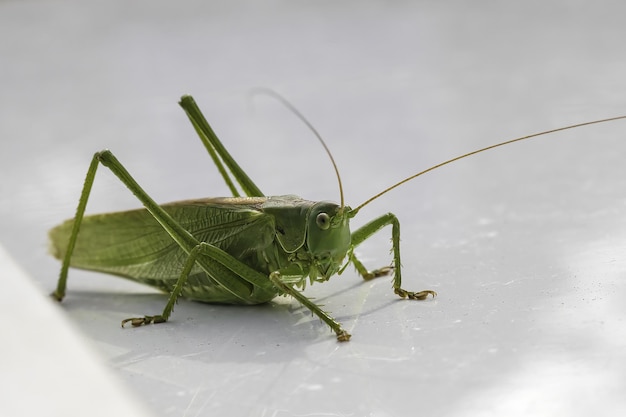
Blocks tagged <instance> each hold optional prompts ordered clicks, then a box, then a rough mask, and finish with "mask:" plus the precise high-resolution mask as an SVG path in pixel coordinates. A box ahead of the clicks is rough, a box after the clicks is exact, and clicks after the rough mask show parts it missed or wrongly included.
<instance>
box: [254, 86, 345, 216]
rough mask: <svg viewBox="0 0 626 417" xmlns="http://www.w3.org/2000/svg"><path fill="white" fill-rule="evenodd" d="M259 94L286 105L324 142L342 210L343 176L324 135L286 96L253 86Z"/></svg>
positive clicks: (255, 93) (255, 92)
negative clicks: (337, 187) (333, 171)
mask: <svg viewBox="0 0 626 417" xmlns="http://www.w3.org/2000/svg"><path fill="white" fill-rule="evenodd" d="M257 94H265V95H268V96H270V97H273V98H275V99H276V100H278V101H279V102H280V103H281V104H282V105H283V106H285V107H286V108H287V109H288V110H289V111H290V112H292V113H293V114H294V115H295V116H296V117H297V118H298V119H300V120H301V121H302V123H304V124H305V125H306V126H307V127H308V128H309V130H311V132H313V134H314V135H315V137H316V138H317V140H318V141H319V142H320V143H321V144H322V146H323V147H324V150H325V151H326V153H327V154H328V157H329V158H330V162H331V163H332V164H333V168H334V169H335V174H336V176H337V183H338V184H339V196H340V200H341V207H340V210H343V208H344V206H345V204H344V198H343V185H342V183H341V176H340V175H339V168H337V164H336V163H335V158H333V155H332V153H330V149H329V148H328V146H327V145H326V142H324V139H322V136H321V135H320V134H319V133H318V131H317V130H316V129H315V128H314V127H313V125H312V124H311V122H309V121H308V120H307V119H306V117H304V116H303V115H302V113H300V112H299V111H298V109H296V108H295V106H294V105H293V104H291V103H290V102H289V101H287V99H286V98H284V97H283V96H281V95H280V94H278V93H277V92H276V91H274V90H272V89H269V88H263V87H257V88H253V89H252V90H251V91H250V95H257Z"/></svg>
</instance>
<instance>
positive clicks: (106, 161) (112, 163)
mask: <svg viewBox="0 0 626 417" xmlns="http://www.w3.org/2000/svg"><path fill="white" fill-rule="evenodd" d="M99 163H101V164H102V165H104V166H106V167H107V168H109V169H110V170H111V171H112V172H113V173H114V174H115V175H116V176H117V177H118V178H119V179H120V180H121V181H122V182H123V183H124V185H126V187H127V188H128V189H129V190H130V191H131V192H132V193H133V194H134V195H135V196H136V197H137V198H138V199H139V200H140V201H141V202H142V203H143V205H144V207H145V208H146V209H147V210H148V211H149V212H150V214H152V216H153V217H154V218H155V220H156V221H157V222H159V224H161V226H162V227H163V229H165V231H166V232H167V233H168V234H169V235H170V236H171V237H172V239H173V240H174V241H175V242H176V243H177V244H178V245H179V246H180V248H181V249H182V250H183V251H185V252H186V253H187V254H189V255H191V253H192V251H193V250H194V249H195V248H196V247H197V246H199V245H200V242H199V241H198V240H197V239H196V238H195V237H193V236H192V235H191V233H189V232H188V231H187V230H186V229H184V228H183V227H182V226H181V225H180V224H179V223H178V222H177V221H176V220H174V219H173V218H172V217H171V216H170V215H169V214H168V213H167V212H166V211H165V210H164V209H163V208H162V207H161V206H159V205H158V204H157V203H156V202H155V201H154V200H153V199H152V198H151V197H150V196H149V195H148V194H147V193H146V192H145V191H144V190H143V188H141V186H140V185H139V184H138V183H137V182H136V181H135V179H134V178H133V177H132V176H131V175H130V174H129V173H128V171H127V170H126V168H124V166H123V165H122V164H121V163H120V162H119V161H118V160H117V158H116V157H115V156H114V155H113V154H112V153H111V151H109V150H104V151H102V152H97V153H96V154H94V156H93V159H92V161H91V164H90V165H89V169H88V171H87V176H86V178H85V184H84V186H83V190H82V192H81V197H80V200H79V203H78V207H77V209H76V216H75V220H74V225H73V227H72V232H71V235H70V239H69V243H68V248H67V250H66V252H65V256H64V258H63V264H62V267H61V272H60V274H59V281H58V283H57V288H56V290H55V291H54V292H53V293H52V296H53V297H54V298H56V299H57V300H59V301H60V300H62V299H63V297H64V296H65V289H66V286H67V274H68V268H69V264H70V259H71V257H72V252H73V249H74V246H75V244H76V239H77V237H78V233H79V231H80V225H81V222H82V219H83V216H84V213H85V208H86V206H87V201H88V199H89V194H90V192H91V188H92V185H93V182H94V178H95V175H96V171H97V168H98V164H99ZM207 246H209V245H207ZM212 248H214V249H215V250H214V251H213V252H211V257H212V258H214V260H215V261H216V262H217V263H219V264H221V265H223V267H224V268H227V269H228V270H232V271H233V272H234V273H235V275H236V276H237V277H240V278H243V279H244V280H248V281H249V282H251V283H252V284H253V285H260V286H262V284H263V283H264V282H265V283H267V278H265V277H264V275H263V274H260V273H259V272H257V271H254V270H253V269H251V268H250V267H248V266H246V265H245V264H242V263H241V262H239V261H237V260H236V259H234V258H232V257H231V256H230V255H228V254H227V253H225V252H223V251H221V250H219V249H218V248H215V247H212ZM198 263H199V264H200V266H201V267H202V268H203V269H205V270H206V269H207V264H208V261H202V259H200V260H198ZM207 273H209V272H208V271H207ZM229 278H230V279H220V278H219V277H216V280H218V282H219V283H220V284H221V285H222V286H223V287H224V288H226V289H227V290H228V291H230V292H231V293H233V294H235V295H238V294H241V296H240V297H241V298H242V299H243V300H245V297H246V296H245V291H244V292H243V293H242V292H241V291H242V285H243V284H242V283H241V281H240V280H238V278H234V279H233V277H232V276H229ZM265 286H267V284H265Z"/></svg>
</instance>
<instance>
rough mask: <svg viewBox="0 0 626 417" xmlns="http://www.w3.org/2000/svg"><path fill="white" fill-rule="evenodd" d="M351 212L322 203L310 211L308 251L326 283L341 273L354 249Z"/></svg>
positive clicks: (344, 208) (335, 205)
mask: <svg viewBox="0 0 626 417" xmlns="http://www.w3.org/2000/svg"><path fill="white" fill-rule="evenodd" d="M349 211H350V210H349V209H348V208H347V207H343V208H342V207H340V206H339V205H337V204H335V203H330V202H327V201H322V202H319V203H316V204H315V205H313V207H311V210H310V211H309V218H308V225H307V226H308V227H307V247H308V249H309V253H310V254H311V256H312V258H313V269H315V270H317V272H318V273H319V275H321V276H322V278H323V279H324V280H327V279H328V278H330V277H331V276H332V275H334V274H335V273H337V271H339V268H340V267H341V263H342V262H343V259H344V258H345V256H346V253H348V250H349V249H350V225H349V219H348V216H347V215H346V213H347V212H349Z"/></svg>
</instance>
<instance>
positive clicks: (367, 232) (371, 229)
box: [349, 213, 437, 300]
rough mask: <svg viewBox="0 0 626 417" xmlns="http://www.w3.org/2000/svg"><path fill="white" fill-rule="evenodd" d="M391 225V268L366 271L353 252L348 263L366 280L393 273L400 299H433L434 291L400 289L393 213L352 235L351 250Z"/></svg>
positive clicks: (396, 225) (396, 224) (397, 236)
mask: <svg viewBox="0 0 626 417" xmlns="http://www.w3.org/2000/svg"><path fill="white" fill-rule="evenodd" d="M387 225H391V244H392V249H393V266H387V267H383V268H380V269H376V270H373V271H368V270H367V268H365V266H363V264H362V263H361V261H359V260H358V259H357V258H356V256H355V255H354V253H353V251H350V255H349V258H350V262H352V263H353V265H354V266H355V267H356V269H357V271H359V273H360V274H361V276H362V277H363V278H364V279H366V280H368V279H372V278H376V277H380V276H385V275H388V274H390V273H391V272H394V279H393V291H394V292H395V293H396V294H398V295H399V296H400V297H402V298H409V299H411V300H424V299H426V298H427V297H428V296H429V295H432V296H433V297H434V296H436V295H437V293H436V292H435V291H431V290H423V291H416V292H414V291H407V290H405V289H403V288H402V270H401V266H402V265H401V262H400V222H399V221H398V218H397V217H396V216H395V215H394V214H393V213H387V214H385V215H382V216H380V217H378V218H376V219H374V220H372V221H371V222H369V223H367V224H366V225H364V226H362V227H360V228H359V229H357V230H355V231H354V232H353V233H352V245H353V248H355V247H356V246H358V245H360V244H361V243H363V242H364V241H365V240H367V239H368V238H369V237H370V236H372V235H373V234H374V233H376V232H377V231H379V230H380V229H382V228H383V227H385V226H387Z"/></svg>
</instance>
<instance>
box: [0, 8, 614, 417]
mask: <svg viewBox="0 0 626 417" xmlns="http://www.w3.org/2000/svg"><path fill="white" fill-rule="evenodd" d="M250 3H251V4H252V5H248V4H246V2H228V3H224V4H217V3H210V4H208V3H207V2H177V3H170V2H155V1H149V2H148V1H142V2H132V3H130V4H129V3H128V2H116V1H111V2H107V3H106V4H102V5H99V6H86V5H84V4H83V3H82V2H69V1H59V2H54V3H50V2H42V3H38V2H3V3H1V4H0V35H2V36H1V38H2V39H3V41H1V42H0V60H1V62H2V65H0V80H1V82H2V94H0V106H1V107H0V108H1V111H0V138H1V139H0V147H1V148H0V179H1V182H0V184H1V187H2V189H1V190H2V195H3V198H2V200H0V242H1V243H2V246H3V247H4V249H5V250H6V251H7V253H8V255H7V256H10V257H11V259H13V260H14V261H15V262H16V264H17V265H18V266H19V268H17V269H16V268H14V267H13V265H12V263H10V261H9V260H7V261H5V262H3V264H2V268H3V270H2V277H3V278H4V282H5V283H6V284H5V288H4V290H3V291H2V297H3V298H2V302H1V303H0V308H2V312H1V313H2V315H3V316H4V317H5V320H6V321H7V322H9V323H10V324H11V325H9V326H7V327H5V331H6V335H5V336H3V340H6V341H9V342H8V343H3V347H2V348H0V353H2V355H0V357H2V360H1V361H0V367H1V368H2V369H3V372H2V373H1V376H0V384H1V385H2V387H1V389H0V393H1V394H0V396H2V397H3V398H2V400H1V401H0V414H2V415H5V414H6V415H9V414H10V415H20V413H21V414H22V415H29V416H30V415H35V414H37V413H38V414H44V413H45V412H44V410H45V411H47V412H50V411H55V412H57V413H58V414H57V415H64V416H67V415H85V412H88V413H90V415H98V413H101V414H102V415H111V413H113V412H115V411H109V410H108V409H106V408H104V407H102V406H100V405H99V404H100V403H99V402H97V398H102V397H103V396H104V397H106V398H110V399H111V400H112V399H113V398H115V401H113V400H112V402H115V403H116V404H118V405H119V407H120V408H119V409H120V410H124V409H125V410H128V411H127V412H126V413H131V414H134V415H138V413H145V414H152V415H155V416H181V415H185V416H204V415H247V416H264V417H266V416H304V415H306V416H322V415H323V416H328V415H333V416H404V415H415V412H416V411H419V412H422V413H424V414H425V415H431V416H461V415H462V416H465V415H479V416H481V415H485V416H487V415H494V416H495V415H497V416H501V415H508V416H510V415H512V416H515V415H520V416H521V415H524V416H526V415H545V416H555V415H563V416H587V415H589V414H590V413H600V414H602V415H623V414H624V413H625V412H626V400H625V399H624V396H623V392H624V391H625V390H626V353H625V352H626V349H625V348H626V329H625V318H626V307H625V306H624V302H623V298H624V294H626V258H625V253H626V250H625V249H626V216H625V213H626V175H625V174H626V168H625V167H624V163H623V159H624V158H623V156H624V155H625V153H626V142H625V141H626V133H625V132H626V122H615V123H612V124H607V125H598V126H591V127H586V128H582V129H578V130H575V131H567V132H562V133H558V134H554V135H552V136H551V137H547V138H545V139H537V140H535V141H531V142H527V143H523V144H517V145H512V146H510V147H507V148H501V149H499V150H496V151H493V152H491V153H487V154H483V155H481V156H476V157H473V158H471V159H467V160H464V161H462V162H459V163H457V164H454V165H450V166H447V167H445V168H442V169H441V170H439V171H436V172H433V173H431V174H428V175H427V176H424V177H422V178H421V179H418V180H415V181H414V182H412V183H409V184H407V185H405V186H403V187H402V188H400V189H398V190H396V191H393V192H391V193H389V194H388V195H386V196H385V197H384V198H381V199H379V200H377V201H376V202H374V203H372V204H371V205H370V206H369V207H367V208H364V209H363V210H362V211H361V212H360V213H359V216H358V217H357V218H356V219H355V220H354V225H355V226H358V225H360V224H363V223H364V222H366V221H367V220H369V219H371V218H374V217H375V216H378V215H380V214H382V213H385V212H387V211H392V212H394V213H395V214H397V215H398V217H399V219H400V222H401V224H402V256H403V258H402V259H403V265H404V269H403V279H404V283H405V284H404V286H405V288H407V289H415V290H418V289H433V290H436V291H437V292H438V293H439V296H438V297H437V298H436V299H434V300H428V301H424V302H410V301H402V300H397V299H396V298H397V297H396V296H394V294H393V293H392V291H391V289H390V285H389V283H388V281H387V280H385V279H383V280H379V281H374V282H368V283H362V282H360V280H359V278H358V277H357V276H356V274H355V273H353V272H352V271H351V270H348V271H347V272H346V273H345V274H344V275H342V276H341V277H336V278H334V279H333V280H332V281H330V282H328V283H326V284H323V285H314V286H312V287H310V288H307V290H306V294H307V295H308V296H310V297H314V298H315V300H316V302H319V303H321V304H323V305H324V308H325V310H328V311H330V312H332V314H333V315H334V316H335V317H336V318H337V319H339V320H340V321H341V322H342V323H343V324H344V325H345V326H346V328H347V329H348V330H349V331H350V332H351V333H352V334H353V338H352V341H351V342H350V343H347V344H339V343H337V342H336V341H335V338H334V337H333V335H332V334H331V333H330V332H329V331H328V329H327V328H326V327H325V326H324V325H323V324H322V323H320V322H319V320H318V319H317V318H315V317H312V316H311V315H310V313H308V312H307V311H305V310H304V309H303V308H301V307H300V306H299V305H298V304H297V303H296V302H295V301H290V300H289V299H279V300H276V302H275V303H271V304H268V305H264V306H255V307H246V308H239V307H231V306H213V305H203V304H198V303H192V302H187V301H181V302H180V303H179V304H178V306H177V307H176V311H175V313H174V315H173V316H172V320H171V321H170V322H169V323H167V324H163V325H159V326H152V327H145V328H140V329H124V330H123V329H121V328H120V326H119V322H120V320H121V319H124V318H126V317H129V316H134V315H138V314H151V313H157V312H160V310H161V309H162V308H163V305H164V303H165V300H166V298H165V296H164V295H161V294H157V293H155V292H152V291H151V290H150V289H147V288H144V287H141V286H136V285H134V284H132V283H129V282H126V281H124V280H120V279H117V278H113V277H109V276H105V275H99V274H92V273H86V272H80V271H72V273H71V275H70V281H69V293H68V296H67V299H66V301H65V302H64V303H63V304H62V305H61V307H60V308H57V307H56V306H54V305H47V304H45V307H43V305H42V308H43V309H44V310H40V309H39V308H37V307H34V305H39V304H38V303H47V300H46V299H45V297H42V295H45V294H46V293H48V292H50V291H51V290H52V289H53V287H54V285H55V280H56V275H57V273H58V267H59V265H58V263H57V262H56V261H55V260H54V259H51V258H50V257H49V256H48V255H47V254H46V231H47V229H49V228H50V227H51V226H53V225H55V224H56V223H58V222H60V221H62V220H63V219H65V218H67V217H71V216H72V215H73V212H74V210H75V204H76V202H77V199H78V194H79V192H80V187H81V185H82V181H83V178H84V174H85V171H86V169H87V166H88V164H89V160H90V158H91V155H92V154H93V152H94V151H97V150H100V149H103V148H110V149H111V150H112V151H113V152H114V153H115V154H116V155H117V156H118V158H119V159H120V160H121V161H122V162H123V163H124V164H125V165H126V167H127V168H128V169H129V170H130V171H131V172H132V173H133V174H134V175H135V176H136V178H137V179H138V181H139V182H140V183H141V184H142V185H143V186H144V187H145V189H146V190H148V192H150V193H151V195H152V196H153V197H154V198H155V199H156V200H157V201H160V202H166V201H172V200H180V199H186V198H193V197H202V196H216V195H226V194H227V189H226V187H224V185H223V184H222V183H221V180H220V178H219V175H218V173H217V172H216V170H215V169H214V168H213V166H212V163H211V161H210V158H209V157H208V156H207V155H206V154H205V152H204V151H203V149H202V147H201V145H200V142H199V141H198V140H197V138H196V136H195V133H194V132H193V130H192V129H191V127H190V126H189V124H188V121H187V120H186V118H185V116H184V114H183V112H182V111H181V110H180V109H179V108H178V106H177V104H176V101H177V100H178V98H179V96H180V95H181V94H184V93H191V94H193V95H194V96H195V98H196V100H197V101H198V102H199V104H200V107H201V108H202V110H203V111H204V113H205V115H206V116H207V118H208V120H209V122H210V123H211V124H212V125H213V127H214V129H215V130H216V132H217V134H218V135H219V136H220V138H221V139H222V140H223V141H224V142H225V144H226V145H227V146H228V147H229V149H231V150H232V151H233V153H234V154H235V157H236V158H237V161H238V162H239V163H240V164H241V165H242V166H243V167H244V168H245V169H246V170H247V171H248V173H249V174H250V175H251V176H252V178H253V179H254V180H255V181H256V182H257V184H258V185H259V186H260V187H261V189H262V190H263V191H264V192H265V193H266V194H268V195H277V194H288V193H295V194H299V195H301V196H303V197H305V198H309V199H313V200H322V199H330V200H338V191H337V186H336V181H335V178H334V176H333V172H332V168H331V166H330V163H329V162H328V160H327V158H326V156H325V155H324V153H323V150H322V149H321V148H320V146H319V145H318V144H317V142H316V141H315V139H314V138H313V137H312V135H311V134H310V133H309V132H307V131H306V129H305V128H304V127H303V126H302V125H301V123H299V122H298V120H296V119H295V118H294V117H293V116H292V115H290V114H289V113H288V112H286V111H285V110H284V109H283V108H282V107H280V106H279V105H277V104H276V103H275V102H274V101H271V100H269V99H265V98H257V99H254V101H253V102H252V101H251V100H249V98H248V95H247V94H248V91H249V90H250V89H251V88H253V87H256V86H265V87H271V88H273V89H275V90H277V91H279V92H281V93H282V94H284V95H285V96H286V97H288V98H289V99H290V100H292V101H293V103H294V104H295V105H296V106H297V107H298V108H299V109H300V110H301V111H302V112H303V113H304V114H306V115H307V116H308V117H309V118H310V120H311V122H312V123H313V124H314V125H315V126H316V128H317V129H318V130H319V131H320V132H321V134H322V135H323V136H324V137H325V138H326V140H327V142H328V145H329V146H330V148H331V150H332V151H333V153H334V156H335V158H336V160H337V163H338V165H339V168H340V170H341V174H342V179H343V181H344V188H345V190H346V199H347V202H348V203H349V204H351V205H353V206H356V205H358V204H360V203H361V202H362V201H364V200H366V199H367V198H368V197H370V196H372V195H374V194H375V193H377V192H378V191H380V190H382V189H383V188H385V187H386V186H388V185H391V184H393V183H394V182H396V181H398V180H400V179H402V178H404V177H406V176H409V175H411V174H413V173H415V172H418V171H420V170H422V169H424V168H427V167H429V166H431V165H434V164H436V163H438V162H441V161H443V160H445V159H448V158H451V157H454V156H457V155H459V154H462V153H464V152H468V151H471V150H474V149H477V148H480V147H482V146H487V145H490V144H492V143H495V142H499V141H503V140H506V139H511V138H514V137H516V136H521V135H525V134H530V133H534V132H537V131H540V130H545V129H551V128H555V127H559V126H563V125H566V124H571V123H575V122H582V121H587V120H592V119H596V118H602V117H609V116H614V115H619V114H626V80H625V79H624V77H623V74H624V73H625V71H626V52H624V48H623V45H622V43H623V41H622V40H623V39H624V36H626V29H625V28H624V25H623V22H622V20H623V19H622V18H621V16H623V13H624V11H625V10H624V6H623V5H622V4H621V3H619V2H613V3H611V2H601V3H594V4H593V5H591V4H589V5H584V6H572V3H571V2H564V1H563V2H551V3H550V5H546V4H544V2H524V3H523V4H511V5H491V4H487V3H484V4H483V5H477V4H472V5H470V4H468V3H466V2H454V3H451V2H445V4H444V3H441V4H437V3H436V2H432V3H431V2H397V3H394V4H392V5H389V4H382V3H380V4H379V3H377V2H366V3H364V2H342V3H341V5H334V4H331V3H328V4H320V3H319V2H299V3H297V4H294V3H292V2H273V3H272V4H271V6H270V5H263V6H261V5H259V4H258V3H253V2H250ZM252 104H253V106H252ZM136 206H138V204H137V202H136V200H135V199H134V197H133V196H132V195H130V193H129V192H127V191H126V190H125V189H124V188H123V187H122V186H120V185H119V184H118V183H117V182H116V181H115V179H114V178H113V176H112V175H110V174H109V173H108V172H106V169H102V170H101V171H100V176H99V177H98V178H97V180H96V184H95V186H94V194H93V197H92V200H91V201H90V205H89V211H90V212H102V211H113V210H122V209H128V208H133V207H136ZM389 234H390V231H388V230H384V231H383V232H381V233H380V235H379V236H376V237H375V238H373V239H372V241H371V242H367V243H366V244H364V245H363V246H362V247H360V248H359V254H360V255H361V257H362V258H363V260H364V261H366V262H367V264H368V265H370V266H372V267H377V266H382V265H385V264H387V263H388V262H389V260H390V257H389ZM7 259H8V258H7ZM20 269H21V270H22V271H23V272H21V271H20ZM25 276H30V278H32V280H33V282H35V283H36V284H37V288H38V289H39V291H40V293H41V294H37V293H34V292H33V290H32V288H31V287H30V286H29V285H22V284H18V280H19V281H20V282H22V281H24V280H25V279H26V278H25ZM14 288H15V290H14ZM18 289H19V292H18ZM22 299H24V302H23V303H22V302H18V301H20V300H22ZM50 307H52V311H54V310H57V311H56V312H54V313H50V312H49V311H50V310H49V308H50ZM42 311H43V312H42ZM57 313H58V314H57ZM44 317H45V318H44ZM19 324H23V325H19ZM68 328H70V329H71V328H73V329H75V334H73V335H70V334H71V333H67V329H68ZM57 329H58V330H57ZM55 335H57V337H56V338H55ZM63 346H67V349H64V348H63ZM75 349H76V350H75ZM75 351H76V352H87V353H85V354H83V353H80V360H78V359H77V360H76V361H75V364H74V365H72V361H71V360H67V359H68V357H69V358H70V359H71V358H72V357H76V358H78V357H79V356H78V355H79V354H76V355H74V354H73V353H72V352H75ZM89 352H91V353H89ZM35 358H36V360H35ZM46 364H49V365H50V366H58V365H59V364H63V366H62V369H63V371H59V372H58V373H57V374H54V375H56V378H57V379H56V380H55V379H54V378H52V379H48V378H50V377H49V375H51V373H50V368H49V367H48V365H46ZM4 370H7V371H6V372H5V371H4ZM20 370H21V371H22V374H20ZM81 372H82V373H83V375H84V377H83V378H82V379H81V377H80V374H81ZM15 375H21V377H20V378H17V379H16V377H15ZM44 375H47V376H48V377H46V378H44ZM69 375H72V377H71V378H70V377H69ZM29 381H31V382H29ZM44 381H46V383H45V384H42V382H44ZM68 403H69V404H71V405H72V407H71V408H70V407H68ZM3 407H4V408H3ZM5 409H6V410H5ZM140 409H141V410H140ZM144 409H145V410H144ZM146 410H147V411H146ZM5 411H6V412H5ZM72 413H74V414H72ZM118 413H121V414H123V413H124V411H119V412H118Z"/></svg>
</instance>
